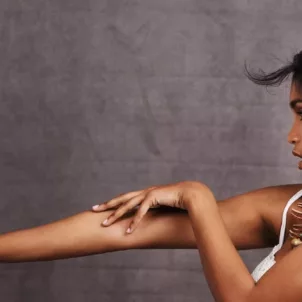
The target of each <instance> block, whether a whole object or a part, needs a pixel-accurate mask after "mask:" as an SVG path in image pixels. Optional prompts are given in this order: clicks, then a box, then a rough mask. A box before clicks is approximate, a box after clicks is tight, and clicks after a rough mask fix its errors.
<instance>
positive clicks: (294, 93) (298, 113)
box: [287, 82, 302, 170]
mask: <svg viewBox="0 0 302 302" xmlns="http://www.w3.org/2000/svg"><path fill="white" fill-rule="evenodd" d="M289 102H290V103H289V104H290V107H291V110H292V112H293V117H294V119H293V125H292V128H291V129H290V131H289V133H288V137H287V139H288V142H289V143H290V144H293V145H294V149H293V151H292V152H293V155H294V156H298V157H301V158H302V142H301V138H302V91H301V92H300V93H299V92H298V90H297V88H296V85H295V83H294V82H293V83H292V85H291V89H290V97H289ZM299 169H300V170H302V161H300V162H299Z"/></svg>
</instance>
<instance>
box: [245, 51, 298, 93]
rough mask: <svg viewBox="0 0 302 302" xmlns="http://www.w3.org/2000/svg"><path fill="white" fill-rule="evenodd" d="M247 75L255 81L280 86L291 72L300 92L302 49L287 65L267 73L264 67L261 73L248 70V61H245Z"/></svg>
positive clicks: (260, 83) (265, 84)
mask: <svg viewBox="0 0 302 302" xmlns="http://www.w3.org/2000/svg"><path fill="white" fill-rule="evenodd" d="M244 69H245V75H246V76H247V77H248V78H249V79H250V80H251V81H252V82H254V83H256V84H258V85H264V86H279V85H280V84H282V83H283V82H284V81H285V80H286V79H287V78H288V77H289V76H290V75H291V74H292V83H295V85H296V88H297V89H298V91H299V92H301V91H302V51H300V52H299V53H297V54H295V55H294V57H293V60H292V61H290V62H288V63H287V64H286V65H285V66H283V67H281V68H279V69H277V70H276V71H273V72H271V73H267V74H265V72H264V71H263V70H262V69H259V73H252V72H250V71H248V69H247V66H246V62H244Z"/></svg>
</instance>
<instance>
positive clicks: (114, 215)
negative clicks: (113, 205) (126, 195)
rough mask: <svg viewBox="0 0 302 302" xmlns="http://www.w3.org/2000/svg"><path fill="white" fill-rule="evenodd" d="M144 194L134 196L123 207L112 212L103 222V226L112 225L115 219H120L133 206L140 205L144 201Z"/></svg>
mask: <svg viewBox="0 0 302 302" xmlns="http://www.w3.org/2000/svg"><path fill="white" fill-rule="evenodd" d="M144 198H145V194H139V195H137V196H134V197H133V198H131V199H130V200H129V201H127V202H125V203H124V204H123V205H121V206H120V207H119V208H118V209H117V210H116V211H115V212H113V213H112V214H111V215H110V216H109V217H108V218H107V219H105V220H104V221H103V223H102V224H103V225H104V226H109V225H111V224H112V223H114V222H115V221H116V220H117V219H119V218H120V217H122V216H123V215H124V214H125V213H126V212H128V211H129V210H131V209H133V208H134V207H135V206H137V205H138V204H140V203H141V202H142V200H144Z"/></svg>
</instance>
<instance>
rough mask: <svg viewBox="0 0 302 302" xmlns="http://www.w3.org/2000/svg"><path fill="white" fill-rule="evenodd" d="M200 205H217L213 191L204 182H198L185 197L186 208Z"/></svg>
mask: <svg viewBox="0 0 302 302" xmlns="http://www.w3.org/2000/svg"><path fill="white" fill-rule="evenodd" d="M196 207H197V208H200V207H205V208H207V207H217V201H216V199H215V196H214V194H213V192H212V191H211V190H210V189H209V187H207V186H206V185H204V184H202V183H201V184H200V185H199V186H198V187H197V188H196V190H192V191H191V192H190V195H189V196H188V199H187V204H186V208H187V210H188V211H189V210H193V209H194V208H196Z"/></svg>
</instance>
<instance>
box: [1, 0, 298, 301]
mask: <svg viewBox="0 0 302 302" xmlns="http://www.w3.org/2000/svg"><path fill="white" fill-rule="evenodd" d="M301 9H302V2H301V1H299V0H296V1H294V0H292V1H288V0H282V1H278V4H276V1H271V0H265V1H256V2H255V1H253V2H252V1H242V0H228V1H226V0H220V1H218V0H215V1H213V0H212V1H201V0H199V1H196V0H145V1H137V0H136V1H135V0H124V1H116V0H108V1H101V0H99V1H97V0H89V1H88V0H86V1H75V0H64V1H61V0H52V1H40V0H32V1H21V0H2V1H1V2H0V14H1V15H0V43H1V45H0V52H1V53H0V58H1V60H0V61H1V62H0V64H1V65H0V75H1V81H0V88H1V102H0V106H1V107H0V114H1V117H0V131H1V134H0V140H1V149H0V151H1V153H0V162H1V166H0V168H1V169H0V177H1V202H0V217H1V219H0V230H1V232H6V231H10V230H13V229H17V228H27V227H32V226H36V225H39V224H43V223H47V222H49V221H51V220H56V219H60V218H62V217H65V216H69V215H73V214H75V213H77V212H80V211H84V210H87V209H89V208H90V207H91V206H92V205H93V204H95V203H96V202H103V201H105V200H107V199H110V198H111V197H113V196H115V195H117V194H120V193H122V192H127V191H133V190H135V189H139V188H144V187H147V186H151V185H154V184H160V183H170V182H176V181H180V180H186V179H197V180H200V181H203V182H205V183H206V184H207V185H209V186H210V187H211V188H212V189H213V191H214V193H215V196H216V197H217V199H223V198H226V197H229V196H232V195H235V194H239V193H242V192H246V191H249V190H253V189H255V188H259V187H265V186H268V185H276V184H286V183H297V182H299V181H300V177H301V176H300V173H299V170H298V169H297V167H296V165H297V159H295V158H293V157H292V155H291V150H292V147H291V146H289V144H288V143H287V133H288V130H289V128H290V126H291V119H292V114H291V112H290V110H289V108H288V92H289V91H288V89H289V83H287V84H286V85H283V86H282V87H281V88H275V89H274V88H270V89H268V91H266V89H265V88H264V87H259V86H256V85H255V84H253V83H251V82H250V81H249V80H247V79H246V78H245V77H244V75H243V64H244V60H247V62H248V64H249V65H250V66H252V67H253V68H254V70H258V68H263V69H264V70H267V71H271V70H273V69H275V68H276V67H279V66H280V64H281V65H282V64H283V62H286V60H287V59H291V57H292V55H293V54H294V53H295V52H296V51H297V50H299V49H300V48H302V47H301V46H302V42H301V39H300V38H301ZM279 59H280V60H279ZM268 252H269V249H263V250H252V251H244V252H240V254H241V255H242V257H243V259H244V261H245V263H246V264H247V266H248V268H249V270H250V271H252V270H253V269H254V267H255V266H256V265H257V263H258V262H260V260H261V259H262V258H263V257H264V256H265V255H266V254H267V253H268ZM0 296H1V301H5V302H13V301H14V302H17V301H18V302H19V301H31V302H35V301H66V302H68V301H72V302H78V301H79V302H83V301H87V302H88V301H89V302H93V301H102V302H106V301H125V302H127V301H133V302H134V301H148V302H153V301H156V302H158V301H169V302H183V301H189V302H193V301H194V302H195V301H213V298H212V297H211V294H210V291H209V289H208V286H207V283H206V280H205V278H204V276H203V272H202V267H201V264H200V259H199V255H198V250H195V249H193V250H128V251H123V252H121V251H119V252H115V253H109V254H104V255H95V256H90V257H82V258H76V259H68V260H64V261H53V262H39V263H19V264H1V266H0Z"/></svg>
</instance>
